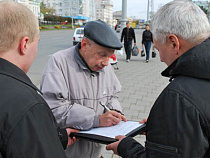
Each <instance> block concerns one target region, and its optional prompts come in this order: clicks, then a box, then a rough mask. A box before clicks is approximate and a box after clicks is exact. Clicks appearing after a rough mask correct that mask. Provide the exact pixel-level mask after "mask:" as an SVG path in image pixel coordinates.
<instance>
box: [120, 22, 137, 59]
mask: <svg viewBox="0 0 210 158" xmlns="http://www.w3.org/2000/svg"><path fill="white" fill-rule="evenodd" d="M123 38H124V47H125V53H126V61H127V62H130V59H131V50H132V40H134V45H136V37H135V32H134V29H133V28H132V27H130V24H129V22H126V27H125V28H124V29H123V31H122V35H121V42H122V41H123Z"/></svg>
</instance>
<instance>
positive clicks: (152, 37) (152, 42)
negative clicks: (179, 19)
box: [151, 32, 154, 43]
mask: <svg viewBox="0 0 210 158" xmlns="http://www.w3.org/2000/svg"><path fill="white" fill-rule="evenodd" d="M151 41H152V43H154V42H153V34H152V32H151Z"/></svg>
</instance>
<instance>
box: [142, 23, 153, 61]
mask: <svg viewBox="0 0 210 158" xmlns="http://www.w3.org/2000/svg"><path fill="white" fill-rule="evenodd" d="M141 43H142V48H143V46H144V47H145V50H146V62H147V63H148V62H149V57H150V48H151V46H152V43H153V37H152V32H151V31H150V29H149V24H147V25H146V30H145V31H144V32H143V34H142V42H141Z"/></svg>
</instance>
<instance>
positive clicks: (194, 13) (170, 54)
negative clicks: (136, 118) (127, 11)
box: [107, 1, 210, 158]
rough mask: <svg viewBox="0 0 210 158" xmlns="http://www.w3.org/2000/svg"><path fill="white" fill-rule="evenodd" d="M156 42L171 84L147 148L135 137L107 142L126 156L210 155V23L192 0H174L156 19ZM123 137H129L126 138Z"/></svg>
mask: <svg viewBox="0 0 210 158" xmlns="http://www.w3.org/2000/svg"><path fill="white" fill-rule="evenodd" d="M151 28H152V29H151V30H152V32H153V35H154V46H155V48H157V50H159V54H160V59H161V61H162V62H164V63H166V65H167V66H168V67H167V68H166V69H165V70H164V71H163V72H162V75H163V76H165V77H169V78H170V83H169V85H168V86H167V87H166V88H165V89H164V90H163V91H162V93H161V94H160V95H159V97H158V98H157V100H156V101H155V104H154V105H153V107H152V109H151V111H150V114H149V117H148V120H147V123H146V124H147V125H146V126H147V127H146V144H145V146H146V148H145V147H143V146H142V145H141V144H140V143H138V142H137V141H135V140H134V139H133V138H129V137H126V138H124V136H118V137H117V138H116V139H118V140H120V141H118V142H117V143H113V144H110V145H108V146H107V149H109V150H113V151H114V152H115V153H118V154H119V155H120V156H122V157H126V158H145V157H146V158H209V157H210V141H209V140H210V49H209V48H210V38H209V37H210V25H209V21H208V18H207V16H206V14H205V13H204V12H203V11H202V10H201V9H200V7H199V6H197V5H196V4H194V3H193V2H190V1H172V2H170V3H168V4H166V5H164V6H163V7H161V8H160V9H159V10H158V11H157V13H156V14H155V15H154V17H153V19H152V21H151ZM123 138H124V139H123Z"/></svg>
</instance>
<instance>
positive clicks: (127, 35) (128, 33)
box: [121, 27, 136, 43]
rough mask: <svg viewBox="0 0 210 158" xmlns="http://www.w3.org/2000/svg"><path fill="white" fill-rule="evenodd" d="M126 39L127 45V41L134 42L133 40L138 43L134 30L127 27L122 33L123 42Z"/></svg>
mask: <svg viewBox="0 0 210 158" xmlns="http://www.w3.org/2000/svg"><path fill="white" fill-rule="evenodd" d="M123 38H124V42H125V43H126V42H127V41H132V39H133V40H134V43H136V36H135V32H134V29H133V28H131V27H130V28H129V29H128V28H127V27H125V28H124V29H123V31H122V35H121V42H122V41H123Z"/></svg>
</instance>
